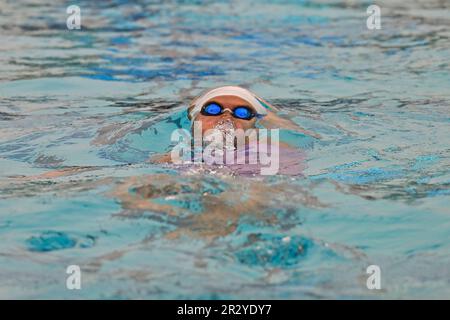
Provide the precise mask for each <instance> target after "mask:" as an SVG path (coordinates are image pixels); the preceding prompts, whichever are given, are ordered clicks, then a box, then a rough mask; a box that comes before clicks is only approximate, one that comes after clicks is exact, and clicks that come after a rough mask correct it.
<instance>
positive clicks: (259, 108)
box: [189, 86, 273, 119]
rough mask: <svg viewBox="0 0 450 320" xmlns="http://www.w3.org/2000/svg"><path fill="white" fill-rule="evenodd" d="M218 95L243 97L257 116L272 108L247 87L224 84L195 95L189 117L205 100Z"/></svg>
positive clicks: (198, 109)
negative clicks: (197, 95)
mask: <svg viewBox="0 0 450 320" xmlns="http://www.w3.org/2000/svg"><path fill="white" fill-rule="evenodd" d="M219 96H236V97H239V98H241V99H244V100H245V101H247V102H248V103H250V105H251V106H252V107H253V108H254V109H255V111H256V113H257V114H258V115H259V116H265V115H267V109H270V108H273V107H272V106H271V105H270V104H268V103H267V102H265V101H264V100H263V99H261V98H259V97H257V96H256V95H255V94H254V93H253V92H251V91H249V90H247V89H244V88H241V87H237V86H225V87H219V88H215V89H212V90H209V91H207V92H205V93H203V94H202V95H200V96H199V97H197V98H196V99H195V100H194V101H193V102H192V104H191V107H192V109H191V111H190V113H189V115H190V117H191V119H194V118H195V116H196V115H197V114H198V113H199V112H200V111H201V110H202V107H203V105H204V104H205V103H206V102H208V101H209V100H211V99H212V98H215V97H219Z"/></svg>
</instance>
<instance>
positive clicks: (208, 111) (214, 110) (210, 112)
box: [201, 102, 256, 120]
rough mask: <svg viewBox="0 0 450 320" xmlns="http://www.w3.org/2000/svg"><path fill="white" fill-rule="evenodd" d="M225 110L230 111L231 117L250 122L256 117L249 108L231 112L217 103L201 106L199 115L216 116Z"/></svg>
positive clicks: (235, 109) (239, 108)
mask: <svg viewBox="0 0 450 320" xmlns="http://www.w3.org/2000/svg"><path fill="white" fill-rule="evenodd" d="M226 110H228V111H230V112H231V114H232V115H233V117H235V118H237V119H242V120H250V119H253V118H254V117H255V116H256V113H255V112H254V111H253V110H252V109H251V108H249V107H245V106H242V107H236V108H234V109H233V110H231V109H229V108H226V109H225V108H224V107H222V106H221V105H220V104H218V103H217V102H211V103H208V104H206V105H205V106H203V108H202V111H201V114H202V115H204V116H218V115H221V114H222V113H224V112H225V111H226Z"/></svg>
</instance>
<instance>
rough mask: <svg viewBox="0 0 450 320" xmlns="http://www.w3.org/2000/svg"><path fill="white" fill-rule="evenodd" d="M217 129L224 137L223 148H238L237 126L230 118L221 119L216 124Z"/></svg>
mask: <svg viewBox="0 0 450 320" xmlns="http://www.w3.org/2000/svg"><path fill="white" fill-rule="evenodd" d="M213 129H215V130H218V131H219V132H220V133H221V134H222V137H223V150H235V148H236V136H235V131H236V126H235V125H234V122H233V121H231V120H230V119H225V120H220V121H218V122H217V123H216V125H215V126H214V128H213Z"/></svg>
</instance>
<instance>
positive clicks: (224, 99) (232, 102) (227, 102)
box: [207, 96, 250, 107]
mask: <svg viewBox="0 0 450 320" xmlns="http://www.w3.org/2000/svg"><path fill="white" fill-rule="evenodd" d="M211 101H215V102H218V103H219V104H221V105H223V106H224V107H226V106H237V105H239V106H250V103H248V102H247V100H244V99H242V98H239V97H236V96H218V97H215V98H212V99H210V100H208V102H211ZM208 102H207V103H208Z"/></svg>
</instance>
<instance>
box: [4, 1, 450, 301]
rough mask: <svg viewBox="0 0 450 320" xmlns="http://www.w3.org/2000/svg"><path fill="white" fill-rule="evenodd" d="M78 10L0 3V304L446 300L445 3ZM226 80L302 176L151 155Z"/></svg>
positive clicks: (97, 6)
mask: <svg viewBox="0 0 450 320" xmlns="http://www.w3.org/2000/svg"><path fill="white" fill-rule="evenodd" d="M70 4H72V3H70V2H68V1H52V2H51V3H46V2H45V1H2V2H0V43H1V46H0V239H1V241H0V298H3V299H10V298H44V299H48V298H64V299H78V298H88V299H96V298H102V299H128V298H150V299H167V298H188V299H191V298H192V299H196V298H202V299H203V298H205V299H209V298H217V299H221V298H231V299H233V298H252V299H253V298H267V299H271V298H277V299H278V298H284V299H299V298H301V299H303V298H307V299H316V298H338V299H347V298H370V299H372V298H373V299H387V298H450V286H449V283H450V267H449V265H450V243H449V239H450V210H449V205H450V170H449V168H450V146H449V134H450V130H449V124H450V91H449V87H450V86H449V84H450V73H449V72H450V64H449V61H450V41H449V38H450V33H449V30H450V29H449V27H450V16H449V15H448V12H449V9H450V4H449V3H448V2H443V1H437V0H431V1H430V0H427V1H415V2H414V3H406V2H404V1H397V0H395V1H380V2H378V1H377V4H378V5H380V6H381V9H382V29H381V30H368V29H367V28H366V17H367V15H366V8H367V6H368V5H369V4H371V2H370V1H338V0H334V1H333V0H322V1H306V0H304V1H287V0H286V1H281V0H280V1H220V2H213V1H173V2H170V3H167V2H163V1H161V2H159V1H140V2H139V4H132V3H131V2H128V1H104V2H94V1H81V0H79V1H77V5H79V6H80V8H81V13H82V29H81V30H67V28H66V17H67V14H66V12H65V10H66V7H67V6H68V5H70ZM225 84H236V85H244V86H247V87H249V88H250V89H252V90H254V91H255V92H257V93H258V94H260V95H261V96H262V97H264V98H266V99H267V100H269V101H270V102H272V103H273V104H275V105H277V106H278V107H279V108H280V109H281V110H282V113H283V114H284V115H285V116H286V117H289V118H290V119H292V120H294V121H295V122H297V123H298V124H299V125H301V126H303V127H305V128H307V129H309V130H311V131H314V132H316V133H318V134H320V136H321V138H320V139H316V138H313V137H309V136H306V135H302V134H298V133H293V132H289V131H283V132H282V138H283V140H285V141H286V142H289V143H291V144H294V145H296V146H297V147H299V148H301V149H302V150H303V151H304V152H305V154H306V161H305V162H306V166H307V168H306V169H305V170H304V172H303V176H301V177H286V176H269V177H255V178H249V177H242V176H233V175H226V174H219V173H212V172H209V171H201V170H198V171H195V170H194V171H182V170H178V169H176V168H173V167H167V166H163V165H156V164H150V163H148V162H146V160H147V159H148V158H149V156H151V155H154V154H158V153H162V152H166V151H168V150H170V146H171V144H170V134H171V132H172V131H173V130H174V129H176V128H188V127H189V121H188V120H187V118H186V111H185V108H186V106H187V104H188V102H189V101H190V99H191V98H192V97H194V96H195V95H196V94H198V93H199V92H200V91H201V90H203V89H205V88H210V87H214V86H220V85H225ZM75 169H76V170H75ZM55 170H66V173H65V174H61V175H59V176H54V175H51V174H52V172H55ZM150 202H151V203H152V205H149V203H150ZM372 264H375V265H378V266H380V268H381V286H382V289H381V290H368V289H367V287H366V279H367V277H368V274H366V268H367V267H368V266H369V265H372ZM69 265H79V266H80V268H81V270H82V289H81V290H68V289H67V288H66V278H67V276H68V275H67V274H66V268H67V267H68V266H69Z"/></svg>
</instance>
